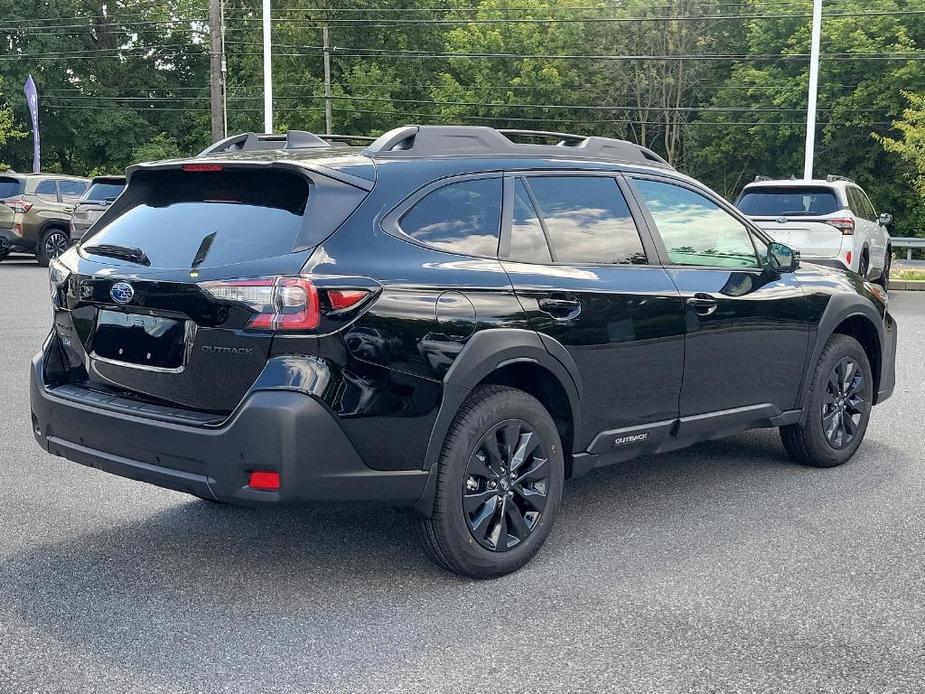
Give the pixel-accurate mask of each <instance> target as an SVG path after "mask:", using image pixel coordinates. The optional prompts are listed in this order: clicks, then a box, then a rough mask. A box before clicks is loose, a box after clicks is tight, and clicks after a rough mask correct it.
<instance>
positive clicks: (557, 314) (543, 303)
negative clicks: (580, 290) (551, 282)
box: [537, 294, 581, 320]
mask: <svg viewBox="0 0 925 694" xmlns="http://www.w3.org/2000/svg"><path fill="white" fill-rule="evenodd" d="M537 304H539V307H540V310H541V311H543V313H548V314H549V315H550V316H552V317H553V318H555V319H556V320H571V319H572V318H577V317H578V314H579V313H581V302H580V301H578V299H577V298H575V297H574V296H569V295H567V294H550V295H549V296H546V297H543V298H542V299H540V300H539V301H537Z"/></svg>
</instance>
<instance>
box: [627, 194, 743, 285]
mask: <svg viewBox="0 0 925 694" xmlns="http://www.w3.org/2000/svg"><path fill="white" fill-rule="evenodd" d="M636 186H637V187H638V189H639V192H640V194H641V195H642V198H643V200H644V201H645V203H646V205H647V206H648V208H649V211H650V212H651V213H652V218H653V219H654V220H655V225H656V226H657V227H658V232H659V235H660V236H661V237H662V241H663V242H664V244H665V249H666V250H667V251H668V259H669V262H670V263H671V264H673V265H701V266H706V267H758V257H757V255H756V254H755V247H754V246H753V245H752V241H751V235H750V234H749V231H748V229H747V228H746V226H745V225H744V224H742V223H741V222H740V221H739V220H737V219H736V218H735V217H733V216H732V215H731V214H729V213H728V212H726V210H724V209H723V208H721V207H720V206H719V205H717V204H716V203H714V202H712V201H711V200H709V199H708V198H706V197H704V196H703V195H700V194H699V193H695V192H694V191H692V190H689V189H687V188H682V187H681V186H676V185H673V184H670V183H662V182H660V181H653V180H648V179H636Z"/></svg>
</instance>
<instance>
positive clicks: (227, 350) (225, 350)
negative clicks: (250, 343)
mask: <svg viewBox="0 0 925 694" xmlns="http://www.w3.org/2000/svg"><path fill="white" fill-rule="evenodd" d="M202 351H203V352H206V353H207V354H234V355H236V356H241V357H243V356H248V355H250V354H253V353H254V350H253V349H252V348H250V347H215V346H213V345H203V346H202Z"/></svg>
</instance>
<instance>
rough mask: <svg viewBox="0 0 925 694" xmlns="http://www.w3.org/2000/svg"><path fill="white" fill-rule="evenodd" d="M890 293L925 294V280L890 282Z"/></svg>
mask: <svg viewBox="0 0 925 694" xmlns="http://www.w3.org/2000/svg"><path fill="white" fill-rule="evenodd" d="M889 284H890V291H893V290H898V291H907V292H923V291H925V280H890V283H889Z"/></svg>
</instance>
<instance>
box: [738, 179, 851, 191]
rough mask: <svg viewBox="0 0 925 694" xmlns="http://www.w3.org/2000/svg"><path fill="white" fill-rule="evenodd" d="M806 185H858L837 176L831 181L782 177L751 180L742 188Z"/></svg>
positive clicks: (843, 186) (838, 186) (815, 186)
mask: <svg viewBox="0 0 925 694" xmlns="http://www.w3.org/2000/svg"><path fill="white" fill-rule="evenodd" d="M808 186H812V187H813V188H839V189H841V188H847V187H848V186H856V187H860V186H858V184H857V183H855V182H854V181H851V180H849V179H845V178H837V179H835V180H831V181H830V180H829V179H827V178H782V179H767V180H761V181H752V182H751V183H747V184H745V186H744V187H743V189H742V190H747V189H749V188H806V187H808Z"/></svg>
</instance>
